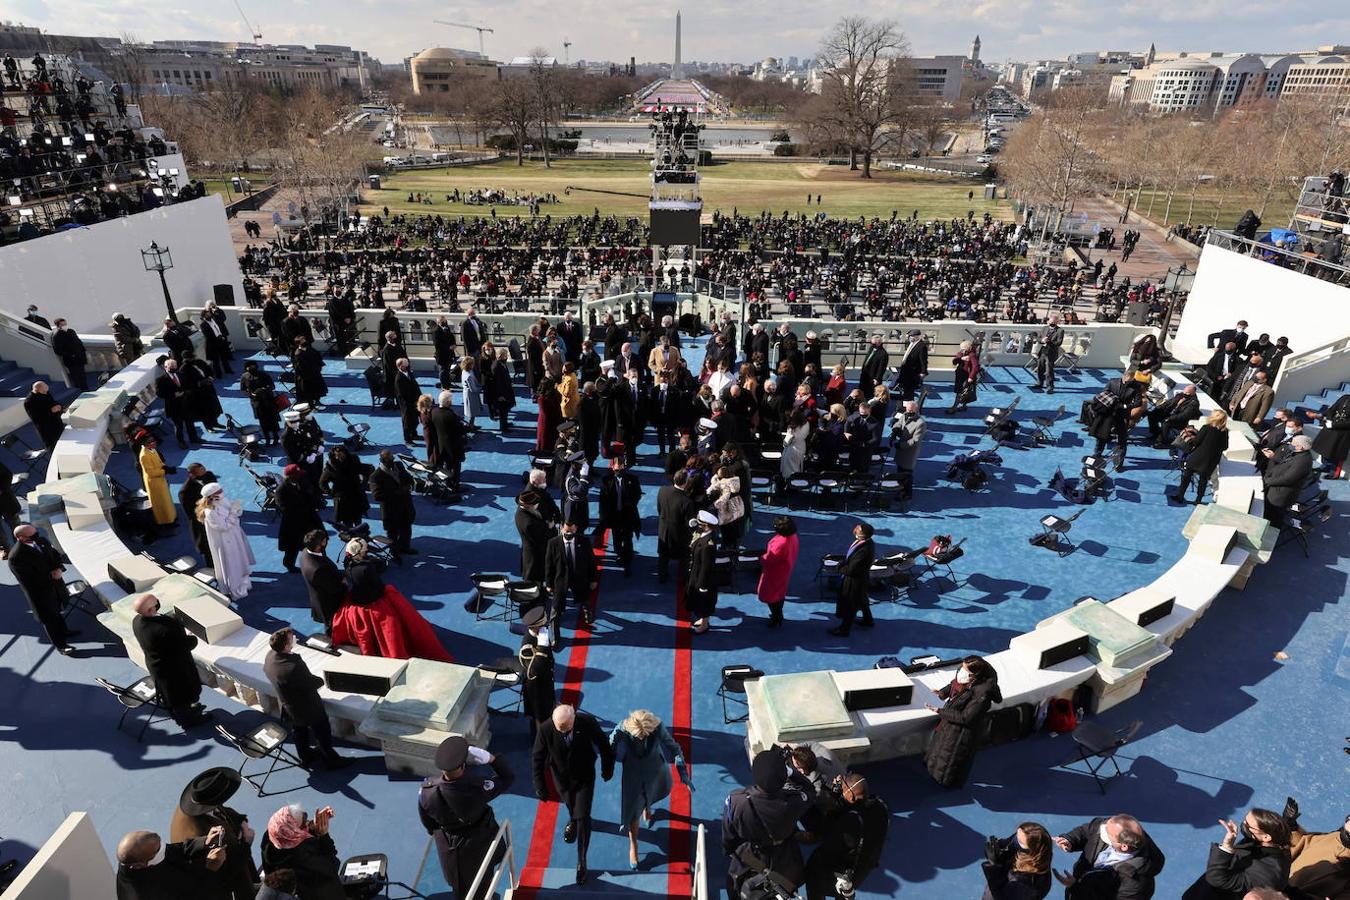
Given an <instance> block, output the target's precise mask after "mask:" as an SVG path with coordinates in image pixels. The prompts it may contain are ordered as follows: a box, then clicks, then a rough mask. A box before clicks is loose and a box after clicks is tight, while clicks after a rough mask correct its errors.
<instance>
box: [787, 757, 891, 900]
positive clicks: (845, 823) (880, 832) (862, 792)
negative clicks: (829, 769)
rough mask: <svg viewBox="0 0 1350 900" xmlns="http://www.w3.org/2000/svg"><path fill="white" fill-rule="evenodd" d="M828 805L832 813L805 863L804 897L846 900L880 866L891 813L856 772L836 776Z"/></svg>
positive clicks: (829, 813)
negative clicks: (871, 792) (869, 790)
mask: <svg viewBox="0 0 1350 900" xmlns="http://www.w3.org/2000/svg"><path fill="white" fill-rule="evenodd" d="M826 805H827V808H831V809H832V812H828V813H827V814H826V818H825V827H824V828H823V829H822V832H821V834H822V841H821V844H820V846H819V847H817V848H816V849H815V852H813V853H812V854H811V859H810V860H809V861H808V862H807V864H806V897H807V900H823V898H825V897H840V898H842V900H850V898H852V897H853V896H854V894H855V892H856V890H857V887H858V885H859V884H861V883H862V880H863V879H864V878H866V877H867V874H868V873H869V872H871V871H872V870H873V869H875V868H876V867H877V865H878V864H879V863H880V862H881V848H882V847H883V846H884V845H885V843H886V830H887V828H888V827H889V825H890V816H891V813H890V810H889V809H887V808H886V804H885V803H883V802H882V801H881V799H880V798H878V797H873V796H870V795H869V793H868V790H867V779H866V778H864V777H863V776H861V775H859V774H857V773H856V772H849V773H848V774H846V775H839V776H836V777H835V779H834V782H833V783H832V784H831V785H830V788H829V795H828V799H827V800H826Z"/></svg>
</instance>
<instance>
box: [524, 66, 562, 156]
mask: <svg viewBox="0 0 1350 900" xmlns="http://www.w3.org/2000/svg"><path fill="white" fill-rule="evenodd" d="M554 68H555V66H554V62H553V60H551V59H550V58H549V56H548V51H547V50H546V49H544V48H543V47H535V48H534V49H533V50H531V51H530V83H531V84H532V85H533V86H534V111H535V115H536V116H537V117H538V120H539V143H540V145H541V146H542V147H543V148H544V168H549V167H551V166H552V165H553V161H552V159H551V158H550V155H549V125H550V124H551V123H552V122H553V121H555V119H556V118H557V114H558V106H559V100H558V98H559V94H560V91H559V89H558V77H557V73H556V72H555V71H554Z"/></svg>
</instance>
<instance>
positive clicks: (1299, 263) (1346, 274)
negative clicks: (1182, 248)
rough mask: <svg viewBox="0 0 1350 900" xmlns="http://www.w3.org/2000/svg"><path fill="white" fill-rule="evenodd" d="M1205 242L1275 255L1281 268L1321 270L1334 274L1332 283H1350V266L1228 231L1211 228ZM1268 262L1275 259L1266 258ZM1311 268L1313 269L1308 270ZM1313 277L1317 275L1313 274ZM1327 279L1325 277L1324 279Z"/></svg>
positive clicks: (1246, 253)
mask: <svg viewBox="0 0 1350 900" xmlns="http://www.w3.org/2000/svg"><path fill="white" fill-rule="evenodd" d="M1205 243H1207V244H1212V245H1214V246H1215V247H1219V248H1221V249H1224V250H1229V251H1231V252H1233V253H1241V254H1243V255H1244V256H1266V257H1276V258H1278V259H1281V260H1283V262H1280V263H1279V265H1280V266H1281V268H1285V269H1289V270H1290V271H1296V272H1298V273H1299V274H1301V275H1312V274H1313V271H1321V272H1323V273H1325V274H1327V275H1334V276H1335V277H1334V278H1331V279H1330V281H1331V282H1332V283H1333V284H1341V283H1350V267H1347V266H1343V265H1339V264H1337V263H1330V262H1327V261H1326V260H1324V259H1317V258H1316V257H1308V256H1304V255H1303V254H1301V253H1298V252H1291V251H1289V250H1286V249H1285V248H1283V247H1276V246H1275V245H1274V244H1262V243H1261V242H1259V241H1253V240H1249V239H1247V238H1245V237H1240V236H1239V235H1236V234H1233V233H1232V232H1229V231H1219V230H1218V229H1214V228H1211V229H1210V232H1209V236H1208V237H1207V238H1206V239H1205ZM1267 261H1268V262H1274V261H1275V260H1271V259H1268V260H1267ZM1310 270H1313V271H1310ZM1314 277H1317V276H1315V275H1314ZM1324 280H1327V279H1324Z"/></svg>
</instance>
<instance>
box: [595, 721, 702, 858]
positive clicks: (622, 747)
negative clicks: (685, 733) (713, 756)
mask: <svg viewBox="0 0 1350 900" xmlns="http://www.w3.org/2000/svg"><path fill="white" fill-rule="evenodd" d="M609 740H610V743H611V744H613V745H614V759H615V761H616V762H618V764H619V769H620V779H619V786H620V794H619V822H620V823H621V824H620V828H621V829H626V831H627V833H628V867H629V868H630V869H636V868H637V867H638V845H637V830H638V818H639V817H641V818H642V819H643V820H644V821H646V822H647V824H649V825H650V824H651V821H652V807H653V806H655V805H656V804H657V803H660V802H661V801H662V800H664V799H666V798H667V797H669V796H670V788H671V779H670V765H671V763H674V764H675V767H676V769H678V770H679V772H680V780H681V781H683V782H684V783H685V784H689V766H688V764H686V763H685V761H684V754H682V753H681V752H680V747H679V745H678V744H676V743H675V739H674V738H672V737H671V736H670V732H669V731H667V730H666V726H665V725H663V724H661V720H660V719H658V718H657V717H656V715H655V714H654V713H652V712H651V711H650V710H646V709H638V710H634V711H633V712H631V713H629V714H628V718H626V719H624V720H623V721H622V722H621V723H619V725H618V727H616V728H615V729H614V731H613V732H612V733H611V734H610V736H609ZM689 789H690V790H691V791H692V790H693V786H692V785H690V788H689Z"/></svg>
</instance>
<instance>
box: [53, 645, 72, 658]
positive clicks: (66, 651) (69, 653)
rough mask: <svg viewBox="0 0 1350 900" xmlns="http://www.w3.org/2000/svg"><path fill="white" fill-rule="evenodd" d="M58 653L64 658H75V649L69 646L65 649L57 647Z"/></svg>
mask: <svg viewBox="0 0 1350 900" xmlns="http://www.w3.org/2000/svg"><path fill="white" fill-rule="evenodd" d="M56 652H57V653H60V654H61V655H62V656H74V655H75V648H74V647H72V646H70V645H69V644H67V645H66V646H64V647H57V648H56Z"/></svg>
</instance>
